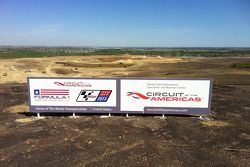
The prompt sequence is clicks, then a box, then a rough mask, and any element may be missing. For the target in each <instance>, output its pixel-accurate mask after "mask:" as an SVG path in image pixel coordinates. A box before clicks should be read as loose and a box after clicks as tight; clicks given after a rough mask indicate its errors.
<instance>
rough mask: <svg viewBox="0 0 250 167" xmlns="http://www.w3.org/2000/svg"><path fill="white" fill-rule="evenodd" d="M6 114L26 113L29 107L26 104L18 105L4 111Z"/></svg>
mask: <svg viewBox="0 0 250 167" xmlns="http://www.w3.org/2000/svg"><path fill="white" fill-rule="evenodd" d="M5 111H6V112H11V113H20V112H28V111H29V106H28V104H27V103H23V104H19V105H16V106H11V107H9V108H7V109H5Z"/></svg>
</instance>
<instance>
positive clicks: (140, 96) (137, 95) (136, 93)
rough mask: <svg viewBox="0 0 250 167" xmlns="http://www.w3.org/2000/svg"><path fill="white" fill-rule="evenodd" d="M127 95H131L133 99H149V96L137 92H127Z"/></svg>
mask: <svg viewBox="0 0 250 167" xmlns="http://www.w3.org/2000/svg"><path fill="white" fill-rule="evenodd" d="M127 96H131V97H133V98H135V99H149V97H147V96H145V95H143V94H141V93H138V92H128V94H127Z"/></svg>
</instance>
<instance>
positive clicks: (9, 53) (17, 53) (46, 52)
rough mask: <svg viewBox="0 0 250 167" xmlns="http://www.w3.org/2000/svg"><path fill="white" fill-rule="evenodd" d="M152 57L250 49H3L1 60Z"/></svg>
mask: <svg viewBox="0 0 250 167" xmlns="http://www.w3.org/2000/svg"><path fill="white" fill-rule="evenodd" d="M124 54H129V55H146V56H148V55H151V56H177V57H247V56H250V48H82V47H79V48H77V47H1V48H0V58H2V59H3V58H8V59H9V58H36V57H52V56H91V55H124Z"/></svg>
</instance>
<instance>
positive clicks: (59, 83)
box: [54, 82, 65, 86]
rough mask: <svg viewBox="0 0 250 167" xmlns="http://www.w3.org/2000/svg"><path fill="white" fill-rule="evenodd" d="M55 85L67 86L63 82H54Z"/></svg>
mask: <svg viewBox="0 0 250 167" xmlns="http://www.w3.org/2000/svg"><path fill="white" fill-rule="evenodd" d="M54 84H56V85H58V86H65V85H64V84H63V83H61V82H54Z"/></svg>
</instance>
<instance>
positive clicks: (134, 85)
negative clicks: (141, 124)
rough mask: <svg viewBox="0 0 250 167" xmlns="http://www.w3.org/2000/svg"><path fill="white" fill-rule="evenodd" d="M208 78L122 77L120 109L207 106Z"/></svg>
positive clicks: (209, 82)
mask: <svg viewBox="0 0 250 167" xmlns="http://www.w3.org/2000/svg"><path fill="white" fill-rule="evenodd" d="M210 84H211V81H210V80H178V79H177V80H167V79H166V80H147V79H133V80H132V79H121V85H120V86H121V90H120V91H121V92H120V99H121V111H124V112H126V111H128V112H129V111H131V112H136V111H138V112H144V111H145V108H148V107H151V108H153V107H155V108H192V109H196V108H201V109H203V108H204V109H206V108H209V105H210V104H209V103H210Z"/></svg>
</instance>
